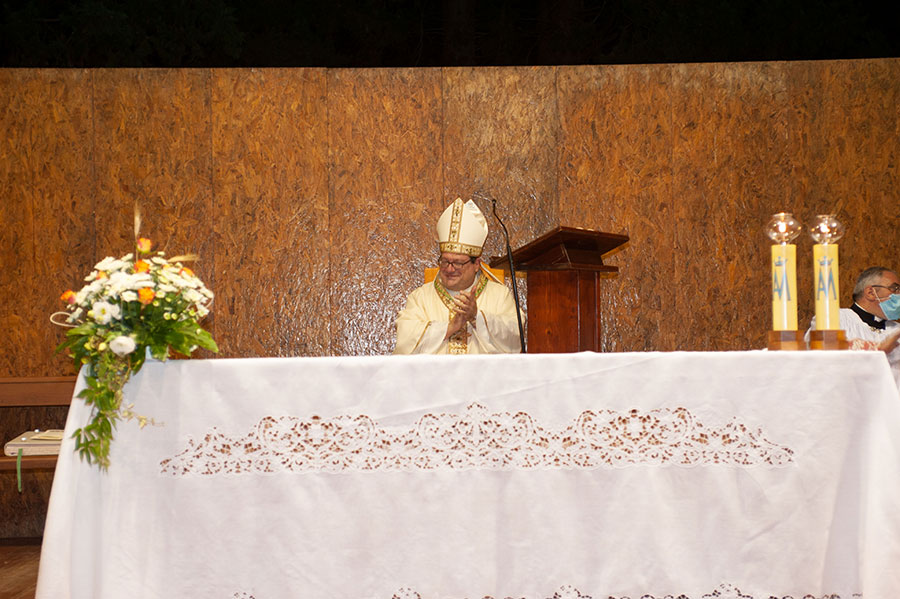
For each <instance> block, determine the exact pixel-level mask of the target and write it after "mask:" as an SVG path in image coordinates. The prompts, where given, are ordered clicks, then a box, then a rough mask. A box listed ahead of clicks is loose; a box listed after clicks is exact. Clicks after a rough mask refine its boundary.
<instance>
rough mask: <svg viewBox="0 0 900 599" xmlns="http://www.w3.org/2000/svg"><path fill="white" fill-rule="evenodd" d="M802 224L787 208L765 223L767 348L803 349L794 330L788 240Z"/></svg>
mask: <svg viewBox="0 0 900 599" xmlns="http://www.w3.org/2000/svg"><path fill="white" fill-rule="evenodd" d="M802 228H803V225H801V224H800V221H798V220H797V219H796V218H794V215H793V214H791V213H790V212H779V213H778V214H775V215H774V216H772V219H771V220H770V221H769V223H768V224H767V225H766V234H767V235H768V236H769V238H771V239H772V241H775V242H776V243H775V244H774V245H773V246H772V252H771V253H772V260H771V270H772V330H771V331H769V344H768V346H769V349H773V350H774V349H806V344H805V343H804V342H803V335H802V333H800V332H798V331H797V246H795V245H792V244H789V243H788V242H789V241H792V240H793V239H794V238H795V237H797V235H799V234H800V230H801V229H802Z"/></svg>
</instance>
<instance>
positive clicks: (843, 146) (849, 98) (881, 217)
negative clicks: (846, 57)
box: [806, 59, 900, 306]
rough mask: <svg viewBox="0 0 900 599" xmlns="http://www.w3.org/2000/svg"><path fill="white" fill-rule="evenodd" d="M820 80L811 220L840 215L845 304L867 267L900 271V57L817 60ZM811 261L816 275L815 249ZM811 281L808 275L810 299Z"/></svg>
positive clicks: (813, 140) (813, 141) (817, 84)
mask: <svg viewBox="0 0 900 599" xmlns="http://www.w3.org/2000/svg"><path fill="white" fill-rule="evenodd" d="M816 75H817V79H816V80H815V82H814V84H815V89H816V90H817V97H816V100H817V103H816V105H815V114H814V117H815V118H814V120H813V122H812V123H811V126H810V132H809V135H810V146H811V154H812V160H811V164H810V171H811V181H812V183H811V186H810V202H809V212H808V216H807V219H808V220H809V219H811V218H812V216H813V215H815V214H822V213H836V214H837V216H838V218H839V219H840V220H841V221H842V222H843V223H844V224H845V226H846V234H845V235H844V238H843V239H841V241H840V242H839V246H840V266H841V277H840V292H841V305H842V306H846V305H849V304H850V302H851V301H852V299H851V297H852V291H853V285H854V283H855V281H856V277H857V276H858V275H859V273H860V272H861V271H862V270H863V269H865V268H867V267H868V266H874V265H880V266H887V267H889V268H893V269H900V234H898V232H897V231H898V229H900V195H898V189H900V108H898V107H900V59H889V60H865V61H831V62H822V63H816ZM806 243H807V244H811V243H812V241H810V240H809V238H808V237H807V240H806ZM808 256H809V258H808V261H809V264H810V266H809V267H808V268H809V269H810V270H811V269H812V258H811V249H810V250H809V252H808ZM812 284H813V283H812V278H811V277H810V278H809V285H810V291H809V294H810V295H811V294H812Z"/></svg>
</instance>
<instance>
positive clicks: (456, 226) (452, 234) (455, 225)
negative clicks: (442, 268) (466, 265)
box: [438, 198, 482, 257]
mask: <svg viewBox="0 0 900 599" xmlns="http://www.w3.org/2000/svg"><path fill="white" fill-rule="evenodd" d="M450 207H451V212H450V228H449V231H448V233H447V240H446V241H439V243H438V247H439V248H440V250H441V253H444V252H448V253H451V254H465V255H466V256H476V257H477V256H480V255H481V252H482V247H481V246H480V245H472V244H470V243H462V242H461V241H460V240H459V236H460V234H461V231H462V224H463V216H464V212H465V209H466V205H465V203H464V202H463V201H462V198H456V199H455V200H454V201H453V204H451V205H450Z"/></svg>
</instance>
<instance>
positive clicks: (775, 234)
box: [766, 212, 803, 245]
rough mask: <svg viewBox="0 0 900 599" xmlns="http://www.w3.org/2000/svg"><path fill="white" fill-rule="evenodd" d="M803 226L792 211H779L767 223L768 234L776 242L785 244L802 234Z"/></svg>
mask: <svg viewBox="0 0 900 599" xmlns="http://www.w3.org/2000/svg"><path fill="white" fill-rule="evenodd" d="M802 228H803V225H802V224H800V221H799V220H797V219H796V218H794V215H793V214H791V213H790V212H779V213H778V214H775V215H773V216H772V219H771V220H770V221H769V222H768V224H767V225H766V235H768V236H769V239H771V240H772V241H774V242H775V243H780V244H781V245H785V244H787V243H790V242H791V241H793V239H794V238H795V237H797V235H799V234H800V230H801V229H802Z"/></svg>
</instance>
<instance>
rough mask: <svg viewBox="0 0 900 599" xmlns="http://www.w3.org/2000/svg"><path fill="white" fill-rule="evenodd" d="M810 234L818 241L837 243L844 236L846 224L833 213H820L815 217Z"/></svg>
mask: <svg viewBox="0 0 900 599" xmlns="http://www.w3.org/2000/svg"><path fill="white" fill-rule="evenodd" d="M809 236H810V237H812V238H813V240H815V242H816V243H837V241H838V239H840V238H841V237H843V236H844V225H843V224H841V222H840V221H839V220H838V219H836V218H835V217H834V215H833V214H819V215H818V216H816V218H814V219H813V223H812V226H811V227H810V229H809Z"/></svg>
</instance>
